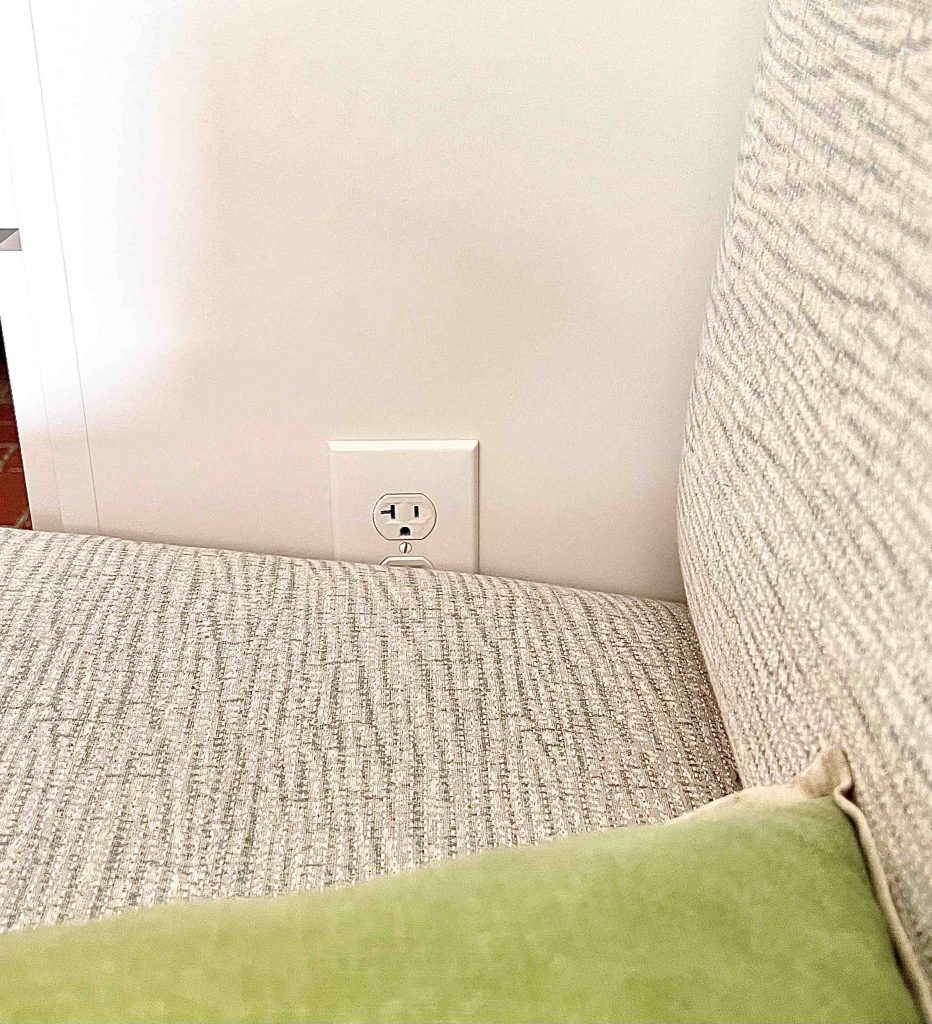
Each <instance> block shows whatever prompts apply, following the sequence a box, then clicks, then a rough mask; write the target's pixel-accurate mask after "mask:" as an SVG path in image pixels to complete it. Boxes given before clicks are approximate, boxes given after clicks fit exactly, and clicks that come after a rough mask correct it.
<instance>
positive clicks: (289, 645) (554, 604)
mask: <svg viewBox="0 0 932 1024" xmlns="http://www.w3.org/2000/svg"><path fill="white" fill-rule="evenodd" d="M736 786H737V776H736V773H735V768H734V763H733V759H732V756H731V752H730V748H729V746H728V742H727V739H726V738H725V734H724V729H723V726H722V723H721V719H720V717H719V713H718V709H717V706H716V703H715V698H714V696H713V695H712V692H711V690H710V688H709V685H708V681H707V679H706V677H705V672H704V668H703V666H702V661H701V658H700V655H699V651H698V648H697V646H696V642H695V634H694V632H693V628H692V625H691V623H690V620H689V616H688V614H687V612H686V609H685V607H683V606H682V605H675V604H666V603H662V602H657V601H641V600H636V599H627V598H621V597H612V596H608V595H605V594H593V593H585V592H581V591H573V590H566V589H562V588H559V587H550V586H545V585H541V584H535V583H519V582H515V581H510V580H501V579H493V578H489V577H481V576H464V575H459V574H455V573H445V572H423V571H405V570H387V569H381V568H378V567H375V568H373V567H367V566H359V565H348V564H345V563H335V562H308V561H303V560H299V559H290V558H278V557H274V556H264V555H252V554H240V553H232V552H219V551H206V550H198V549H191V548H178V547H169V546H164V545H151V544H135V543H131V542H127V541H117V540H110V539H106V538H89V537H77V536H66V535H60V534H29V533H24V532H19V531H11V530H8V531H0V926H2V927H5V928H9V927H14V926H18V925H25V924H30V923H37V922H41V921H49V922H50V921H57V920H62V919H72V918H73V919H81V918H91V917H97V916H100V915H104V914H107V913H109V912H112V911H115V910H118V909H120V908H122V907H126V906H130V905H137V904H149V903H156V902H164V901H168V900H173V899H185V898H193V897H208V896H221V895H225V896H232V895H258V894H272V893H278V892H282V891H286V890H294V889H304V888H315V887H319V886H329V885H339V884H342V883H347V882H352V881H356V880H360V879H364V878H367V877H370V876H374V875H377V874H381V873H387V872H392V871H396V870H398V869H400V868H405V867H409V866H411V865H414V864H419V863H423V862H426V861H431V860H436V859H441V858H444V857H449V856H453V855H457V854H463V853H467V852H471V851H475V850H479V849H482V848H486V847H492V846H497V845H510V844H523V843H533V842H537V841H540V840H543V839H546V838H549V837H551V836H555V835H561V834H566V833H574V832H582V831H586V830H590V829H598V828H603V827H609V826H616V825H626V824H640V823H647V822H659V821H662V820H665V819H667V818H671V817H673V816H675V815H678V814H680V813H682V812H684V811H686V810H689V809H691V808H693V807H696V806H698V805H700V804H703V803H705V802H707V801H710V800H713V799H715V798H716V797H718V796H721V795H722V794H724V793H727V792H729V791H731V790H733V789H734V788H735V787H736Z"/></svg>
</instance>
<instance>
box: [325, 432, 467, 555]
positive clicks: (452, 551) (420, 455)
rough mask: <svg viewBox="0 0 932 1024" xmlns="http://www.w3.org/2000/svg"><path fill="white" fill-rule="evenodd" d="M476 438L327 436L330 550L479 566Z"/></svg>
mask: <svg viewBox="0 0 932 1024" xmlns="http://www.w3.org/2000/svg"><path fill="white" fill-rule="evenodd" d="M478 449H479V445H478V442H477V441H331V442H330V511H331V519H332V524H333V555H334V558H337V559H340V560H341V561H349V562H369V563H372V564H379V565H393V566H400V567H408V568H435V569H455V570H457V571H459V572H477V571H478V569H479V501H478V498H479V494H478Z"/></svg>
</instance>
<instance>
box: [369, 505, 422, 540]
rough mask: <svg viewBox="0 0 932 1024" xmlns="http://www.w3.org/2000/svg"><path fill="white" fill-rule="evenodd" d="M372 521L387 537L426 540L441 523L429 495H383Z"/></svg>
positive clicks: (373, 511) (373, 510) (373, 512)
mask: <svg viewBox="0 0 932 1024" xmlns="http://www.w3.org/2000/svg"><path fill="white" fill-rule="evenodd" d="M372 522H373V525H374V526H375V528H376V530H378V532H379V533H380V534H381V535H382V536H383V537H384V538H385V539H386V540H402V541H403V540H423V539H424V538H425V537H426V536H427V535H428V534H429V533H430V532H431V530H433V528H434V526H436V524H437V509H436V508H435V507H434V503H433V502H432V501H431V500H430V498H428V497H427V495H426V494H420V493H413V494H383V495H382V497H381V498H379V500H378V501H377V502H376V503H375V506H374V508H373V509H372Z"/></svg>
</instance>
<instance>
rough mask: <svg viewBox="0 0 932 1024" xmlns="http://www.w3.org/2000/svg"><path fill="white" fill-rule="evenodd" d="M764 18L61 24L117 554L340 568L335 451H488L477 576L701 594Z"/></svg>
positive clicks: (352, 5) (524, 7) (75, 227)
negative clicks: (747, 118) (331, 467)
mask: <svg viewBox="0 0 932 1024" xmlns="http://www.w3.org/2000/svg"><path fill="white" fill-rule="evenodd" d="M763 6H764V0H678V2H670V0H668V2H644V0H638V2H634V0H631V2H619V0H583V2H581V3H576V4H567V3H565V2H563V0H559V2H556V0H553V2H551V0H536V2H533V3H531V2H512V3H505V4H503V3H498V2H495V3H493V2H482V0H474V2H471V3H464V2H462V0H355V2H350V0H320V2H312V0H245V2H235V3H234V2H230V0H224V2H217V0H163V2H160V3H157V4H153V3H152V2H151V0H86V2H85V3H82V4H80V5H63V4H61V3H60V2H59V0H33V3H32V8H33V17H34V24H35V31H36V42H37V52H38V58H39V69H40V76H41V81H42V89H43V95H44V101H45V111H46V117H47V122H48V129H49V139H50V150H51V158H52V168H53V172H54V178H55V186H56V192H57V199H58V208H59V217H60V223H61V232H62V242H63V247H64V254H65V264H66V268H67V274H68V287H69V291H70V297H71V307H72V314H73V321H74V331H75V341H76V345H77V354H78V364H79V367H80V376H81V387H82V390H83V398H84V405H85V414H86V420H87V428H88V436H89V443H90V452H91V461H92V464H93V483H94V487H95V490H96V500H97V511H98V515H99V523H100V529H101V532H104V533H110V534H116V535H120V536H127V537H140V538H159V539H166V540H170V541H178V542H197V543H206V544H212V545H221V546H229V547H234V548H251V549H257V550H269V551H280V552H288V553H296V554H308V555H314V556H327V555H329V553H330V524H329V514H328V493H327V486H328V485H327V448H326V441H327V440H328V439H330V438H354V437H384V438H392V437H408V438H418V437H427V438H433V437H437V438H443V437H476V438H478V439H479V440H480V442H481V451H480V459H481V491H482V497H481V559H482V570H483V571H484V572H489V573H500V574H505V575H513V576H520V577H528V578H536V579H543V580H548V581H556V582H561V583H570V584H575V585H583V586H590V587H595V588H600V589H606V590H625V591H633V592H636V593H642V594H652V595H657V596H664V597H676V596H679V595H680V594H681V584H680V577H679V570H678V566H677V559H676V550H675V520H674V501H675V489H676V468H677V460H678V454H679V447H680V442H681V431H682V422H683V406H684V402H685V400H686V396H687V393H688V384H689V377H690V373H691V367H692V360H693V356H694V352H695V346H696V342H697V338H698V333H699V329H700V324H701V321H702V317H703V312H704V302H705V294H706V290H707V286H708V282H709V278H710V275H711V272H712V267H713V263H714V258H715V252H716V248H717V244H718V236H719V232H720V230H721V222H722V215H723V210H724V206H725V201H726V198H727V191H728V186H729V183H730V177H731V171H732V167H733V163H734V158H735V154H736V151H737V145H738V139H739V135H740V128H741V124H742V121H743V117H744V111H745V107H746V105H747V101H748V98H749V95H750V87H751V82H752V78H753V72H754V67H755V63H756V54H757V47H758V43H759V39H760V34H761V26H762V17H763ZM24 244H25V243H24Z"/></svg>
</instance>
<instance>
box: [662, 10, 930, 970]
mask: <svg viewBox="0 0 932 1024" xmlns="http://www.w3.org/2000/svg"><path fill="white" fill-rule="evenodd" d="M680 531H681V535H680V543H681V559H682V563H683V570H684V577H685V581H686V592H687V598H688V603H689V607H690V611H691V613H692V616H693V619H694V621H695V623H696V630H697V633H698V636H699V641H700V646H701V648H702V651H703V654H704V656H705V660H706V664H707V666H708V671H709V675H710V678H711V681H712V684H713V686H714V688H715V690H716V693H717V695H718V698H719V703H720V705H721V708H722V714H723V718H724V720H725V724H726V727H727V729H728V732H729V735H730V738H731V740H732V742H733V745H734V749H735V756H736V759H737V763H738V767H739V772H740V774H741V777H742V781H743V782H744V784H746V785H753V784H757V783H767V782H773V781H782V780H784V779H787V778H788V777H789V776H790V775H792V774H794V773H795V772H796V771H798V770H800V769H801V768H802V767H803V766H804V765H805V764H806V763H807V762H808V761H809V760H810V758H811V757H812V756H813V755H814V754H815V752H816V751H817V750H818V749H819V748H820V747H821V746H823V745H825V744H827V743H829V742H837V743H839V744H841V745H842V746H843V747H844V748H845V750H846V751H847V753H848V756H849V759H850V761H851V765H852V769H853V773H854V778H855V790H856V796H857V800H858V803H859V804H860V805H861V807H862V808H863V810H864V812H865V814H866V816H867V818H868V820H869V821H870V824H871V826H872V828H873V831H874V835H875V837H876V839H877V842H878V844H879V847H880V852H881V856H882V859H883V861H884V867H885V869H886V871H887V873H888V876H889V878H890V881H891V885H892V888H893V890H894V895H895V898H896V900H897V902H898V906H899V908H900V910H901V912H902V913H903V916H904V918H905V920H906V923H907V925H908V927H909V929H910V930H911V933H912V938H913V941H914V942H915V944H916V946H917V949H918V951H919V953H920V955H921V957H922V959H923V960H924V963H925V967H926V969H927V970H929V967H930V964H932V4H929V3H927V2H926V3H916V2H906V0H899V2H884V3H877V2H869V0H775V2H774V3H772V6H771V12H770V17H769V24H768V28H767V33H766V40H765V46H764V54H763V59H762V64H761V69H760V72H759V75H758V81H757V85H756V90H755V98H754V102H753V105H752V108H751V114H750V118H749V125H748V131H747V137H746V139H745V142H744V144H743V149H742V154H741V158H740V160H739V166H738V171H737V178H736V184H735V190H734V195H733V200H732V209H731V212H730V216H729V222H728V225H727V227H726V232H725V239H724V242H723V246H722V250H721V254H720V259H719V265H718V269H717V274H716V279H715V282H714V285H713V289H712V296H711V300H710V305H709V310H708V316H707V322H706V329H705V333H704V338H703V341H702V345H701V350H700V357H699V364H698V371H697V377H696V382H695V386H694V391H693V395H692V399H691V409H690V414H689V418H688V427H687V441H686V450H685V453H684V460H683V465H682V470H681V490H680Z"/></svg>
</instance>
